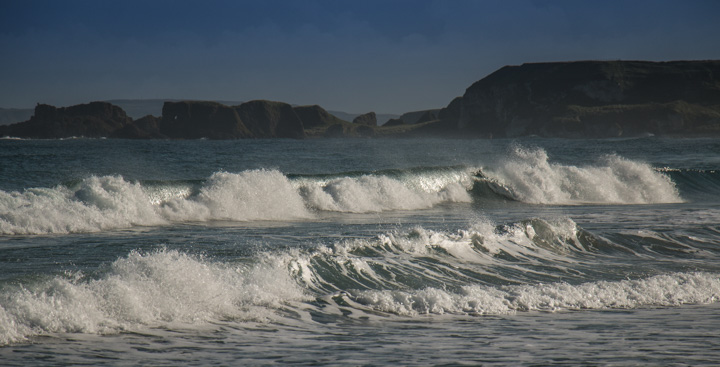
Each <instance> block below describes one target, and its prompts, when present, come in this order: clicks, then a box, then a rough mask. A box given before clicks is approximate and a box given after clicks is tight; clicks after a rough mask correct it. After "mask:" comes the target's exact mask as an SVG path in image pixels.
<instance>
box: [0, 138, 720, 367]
mask: <svg viewBox="0 0 720 367" xmlns="http://www.w3.org/2000/svg"><path fill="white" fill-rule="evenodd" d="M0 177H2V180H0V358H2V361H3V364H4V365H17V366H20V365H22V366H25V365H33V364H41V363H42V364H52V365H67V364H73V365H74V364H93V365H121V364H153V365H171V364H174V365H176V364H178V363H181V364H191V365H207V364H222V365H226V364H237V363H241V364H253V365H255V364H260V365H264V364H277V363H282V364H300V365H338V364H351V365H358V364H369V365H377V364H391V363H392V364H401V365H433V364H483V365H495V364H497V365H508V364H511V365H526V364H527V365H537V364H541V365H542V364H571V365H577V364H603V365H605V364H612V365H638V364H641V365H642V364H693V365H703V364H707V365H712V364H713V363H714V361H717V360H718V359H720V342H718V341H717V340H716V339H717V338H714V337H712V336H713V335H714V333H715V331H714V327H713V325H717V324H718V321H720V320H719V319H720V265H719V264H720V262H719V261H718V260H719V259H720V226H719V225H718V223H720V205H719V204H720V142H718V141H716V140H712V139H661V138H654V137H648V138H641V139H623V140H620V139H618V140H559V139H539V138H528V139H521V140H447V139H417V140H410V139H400V140H394V139H357V140H352V139H337V140H336V139H324V140H306V141H296V140H284V139H277V140H247V141H209V140H201V141H129V140H128V141H126V140H93V139H71V140H17V139H6V140H0Z"/></svg>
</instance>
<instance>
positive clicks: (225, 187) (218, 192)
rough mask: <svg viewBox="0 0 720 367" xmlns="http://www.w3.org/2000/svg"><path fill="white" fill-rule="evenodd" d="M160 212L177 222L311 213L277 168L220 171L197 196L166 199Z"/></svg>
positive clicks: (307, 215)
mask: <svg viewBox="0 0 720 367" xmlns="http://www.w3.org/2000/svg"><path fill="white" fill-rule="evenodd" d="M159 210H160V212H161V213H162V215H163V216H164V217H166V218H169V219H171V220H175V221H206V220H235V221H251V220H294V219H303V218H310V217H312V215H311V214H310V212H309V211H308V210H307V208H306V207H305V203H304V202H303V200H302V198H301V197H300V195H299V194H298V192H297V190H296V189H295V187H294V186H293V185H292V184H291V183H290V181H289V180H288V179H287V177H285V176H284V175H283V174H282V173H280V172H278V171H275V170H251V171H244V172H241V173H238V174H234V173H227V172H218V173H215V174H213V175H212V176H211V177H210V178H209V179H208V181H207V182H206V183H205V185H204V186H203V187H202V188H201V190H200V194H199V195H198V196H197V197H196V198H189V199H188V198H183V197H179V198H174V199H171V200H168V201H166V202H165V203H164V204H163V205H162V206H161V207H160V209H159Z"/></svg>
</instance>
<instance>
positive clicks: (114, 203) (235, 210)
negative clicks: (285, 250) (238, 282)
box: [0, 169, 471, 234]
mask: <svg viewBox="0 0 720 367" xmlns="http://www.w3.org/2000/svg"><path fill="white" fill-rule="evenodd" d="M463 175H465V176H467V177H465V178H466V179H465V181H462V180H460V181H458V178H457V177H454V176H457V174H455V175H449V176H447V177H444V178H438V177H432V176H428V177H414V178H413V179H411V180H404V181H401V180H397V179H391V178H388V177H384V176H372V175H368V176H363V177H360V178H338V179H335V180H332V181H329V182H323V181H318V180H310V181H304V182H303V181H298V182H294V181H291V180H289V179H288V178H287V177H286V176H285V175H283V174H282V173H280V172H279V171H276V170H264V169H260V170H249V171H244V172H241V173H228V172H217V173H215V174H213V175H212V176H210V177H209V178H208V180H207V181H206V182H205V183H204V184H203V185H202V186H201V187H200V188H199V189H198V193H197V194H194V195H193V190H192V189H191V187H190V186H189V185H177V184H168V185H167V186H158V185H151V186H149V187H142V185H140V184H139V183H135V182H129V181H127V180H125V179H123V178H122V177H120V176H103V177H95V176H93V177H89V178H87V179H84V180H82V181H81V182H80V183H79V184H78V185H76V186H73V187H66V186H57V187H55V188H36V189H27V190H25V191H23V192H4V191H0V233H2V234H44V233H75V232H98V231H103V230H109V229H118V228H129V227H133V226H147V225H151V226H152V225H162V224H167V223H173V222H202V221H214V220H231V221H258V220H272V221H291V220H304V219H312V218H313V217H314V214H313V213H312V211H311V210H313V209H314V210H327V211H341V212H361V213H366V212H381V211H386V210H410V209H424V208H429V207H432V206H433V205H436V204H438V203H443V202H469V201H470V200H471V198H470V195H469V194H468V192H467V187H465V186H464V185H468V186H469V185H470V183H469V182H470V180H469V176H468V175H467V174H464V173H460V176H463Z"/></svg>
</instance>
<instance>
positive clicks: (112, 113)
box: [0, 102, 132, 139]
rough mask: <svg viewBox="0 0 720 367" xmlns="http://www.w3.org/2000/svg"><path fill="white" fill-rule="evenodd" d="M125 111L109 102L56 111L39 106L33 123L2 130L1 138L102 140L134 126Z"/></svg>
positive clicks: (0, 131)
mask: <svg viewBox="0 0 720 367" xmlns="http://www.w3.org/2000/svg"><path fill="white" fill-rule="evenodd" d="M131 123H132V120H131V119H130V118H129V117H128V116H127V115H126V114H125V112H124V111H123V110H122V109H121V108H120V107H117V106H115V105H112V104H110V103H107V102H91V103H87V104H80V105H75V106H70V107H61V108H57V107H54V106H50V105H46V104H38V105H37V106H36V107H35V113H34V115H33V116H32V117H31V118H30V120H28V121H25V122H20V123H16V124H12V125H7V126H2V127H0V135H2V136H16V137H23V138H36V139H58V138H69V137H87V138H101V137H108V136H110V135H111V134H112V133H113V132H114V131H116V130H118V129H121V128H123V127H124V126H126V125H128V124H131Z"/></svg>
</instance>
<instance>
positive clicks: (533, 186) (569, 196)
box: [484, 146, 682, 204]
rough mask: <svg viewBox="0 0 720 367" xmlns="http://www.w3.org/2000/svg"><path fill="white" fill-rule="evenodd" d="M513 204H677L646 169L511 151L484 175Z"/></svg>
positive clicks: (664, 182) (623, 162)
mask: <svg viewBox="0 0 720 367" xmlns="http://www.w3.org/2000/svg"><path fill="white" fill-rule="evenodd" d="M484 174H485V175H487V176H488V177H490V178H492V179H494V180H496V181H497V182H499V183H500V184H501V185H502V186H503V187H506V188H508V190H509V191H510V192H511V193H512V195H513V196H514V198H515V199H516V200H519V201H522V202H526V203H533V204H581V203H590V204H655V203H679V202H682V199H681V198H680V195H679V193H678V191H677V189H676V187H675V184H674V183H673V182H672V181H671V180H670V178H669V177H668V176H667V175H665V174H663V173H662V172H658V171H656V170H654V169H653V168H652V167H651V166H650V165H648V164H646V163H642V162H636V161H631V160H628V159H625V158H622V157H619V156H617V155H608V156H604V157H603V158H601V159H600V160H599V161H598V162H597V163H596V164H594V165H590V166H574V165H565V164H559V163H551V162H550V159H549V157H548V154H547V152H546V151H545V150H543V149H541V148H524V147H520V146H514V147H512V148H511V152H510V156H509V157H508V158H507V159H505V160H503V161H501V162H500V163H498V164H497V165H495V166H493V167H489V168H487V169H486V170H485V171H484Z"/></svg>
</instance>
